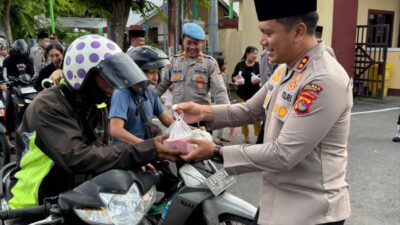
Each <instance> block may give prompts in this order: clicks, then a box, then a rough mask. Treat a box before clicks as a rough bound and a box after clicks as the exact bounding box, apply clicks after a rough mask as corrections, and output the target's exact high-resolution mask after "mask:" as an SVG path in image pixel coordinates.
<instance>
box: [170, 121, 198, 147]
mask: <svg viewBox="0 0 400 225" xmlns="http://www.w3.org/2000/svg"><path fill="white" fill-rule="evenodd" d="M175 118H176V120H175V122H174V123H173V124H172V125H171V126H170V127H169V137H168V139H166V140H164V144H165V145H166V146H167V147H169V148H173V149H177V150H182V151H184V152H190V151H191V150H193V149H194V147H195V146H194V145H193V144H192V143H190V142H189V140H190V139H191V138H192V135H193V131H192V129H190V127H189V126H188V125H187V124H186V123H185V121H184V120H183V114H179V115H178V114H175Z"/></svg>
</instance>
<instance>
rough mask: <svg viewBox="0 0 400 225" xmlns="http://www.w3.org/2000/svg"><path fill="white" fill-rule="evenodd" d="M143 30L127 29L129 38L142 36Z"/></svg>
mask: <svg viewBox="0 0 400 225" xmlns="http://www.w3.org/2000/svg"><path fill="white" fill-rule="evenodd" d="M144 35H145V31H144V30H130V31H129V39H131V38H135V37H144Z"/></svg>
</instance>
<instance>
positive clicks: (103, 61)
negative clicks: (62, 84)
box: [63, 35, 146, 91]
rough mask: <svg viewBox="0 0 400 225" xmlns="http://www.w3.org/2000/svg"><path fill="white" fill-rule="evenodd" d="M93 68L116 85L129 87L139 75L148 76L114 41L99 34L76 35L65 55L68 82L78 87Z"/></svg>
mask: <svg viewBox="0 0 400 225" xmlns="http://www.w3.org/2000/svg"><path fill="white" fill-rule="evenodd" d="M94 69H96V70H97V71H98V72H99V73H100V74H101V75H102V76H103V77H104V78H105V79H106V80H107V81H108V82H109V83H110V84H111V85H112V86H113V87H114V88H123V87H129V86H131V85H132V84H133V83H135V82H136V80H137V79H139V80H142V79H143V78H144V79H146V76H145V75H144V74H143V72H142V71H141V70H140V68H139V67H138V66H137V65H136V64H135V63H134V62H133V60H131V59H130V58H129V56H128V55H126V54H125V53H123V52H122V50H121V49H120V48H119V46H118V45H117V44H116V43H114V42H113V41H111V40H109V39H107V38H105V37H102V36H99V35H85V36H82V37H79V38H77V39H76V40H75V41H73V42H72V43H71V45H70V46H69V48H68V49H67V51H66V54H65V57H64V65H63V75H64V79H65V81H66V83H67V84H68V85H69V86H70V87H71V88H73V89H74V90H77V91H79V90H80V89H81V87H82V86H84V83H85V80H87V78H88V77H89V75H90V73H91V72H92V71H94Z"/></svg>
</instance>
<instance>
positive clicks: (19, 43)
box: [11, 39, 29, 57]
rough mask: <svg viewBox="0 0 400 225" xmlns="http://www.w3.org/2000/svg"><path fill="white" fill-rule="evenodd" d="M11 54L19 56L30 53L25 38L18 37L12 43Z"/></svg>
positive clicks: (25, 55)
mask: <svg viewBox="0 0 400 225" xmlns="http://www.w3.org/2000/svg"><path fill="white" fill-rule="evenodd" d="M11 55H14V56H17V57H27V56H28V55H29V48H28V44H27V43H26V41H25V40H24V39H18V40H16V41H15V42H14V43H13V44H12V47H11Z"/></svg>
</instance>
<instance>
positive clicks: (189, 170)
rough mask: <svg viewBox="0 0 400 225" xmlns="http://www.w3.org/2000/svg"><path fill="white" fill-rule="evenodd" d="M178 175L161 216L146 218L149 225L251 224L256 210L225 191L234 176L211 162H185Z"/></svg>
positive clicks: (233, 181)
mask: <svg viewBox="0 0 400 225" xmlns="http://www.w3.org/2000/svg"><path fill="white" fill-rule="evenodd" d="M178 174H179V176H178V177H179V178H180V180H181V182H180V184H179V185H178V188H177V191H176V193H175V194H174V195H172V197H170V198H169V199H168V201H167V203H166V205H165V206H164V207H163V210H162V214H161V216H160V215H159V214H155V215H148V216H147V218H148V220H149V221H150V222H151V224H152V225H212V224H215V225H219V224H244V225H251V224H253V220H254V217H255V214H256V211H257V208H256V207H254V206H253V205H251V204H250V203H248V202H246V201H244V200H242V199H240V198H238V197H236V196H234V195H232V194H229V193H227V192H226V189H227V188H229V187H230V186H231V185H232V184H234V183H235V182H236V177H235V176H229V175H228V174H227V173H226V171H225V170H224V169H222V170H218V169H217V167H216V166H215V164H214V163H213V162H212V161H210V160H206V161H201V162H192V163H186V164H184V165H183V166H182V167H181V168H180V169H179V173H178Z"/></svg>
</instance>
